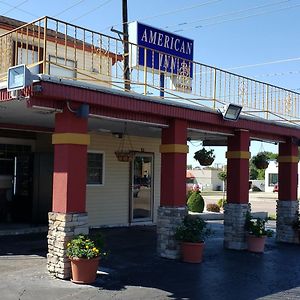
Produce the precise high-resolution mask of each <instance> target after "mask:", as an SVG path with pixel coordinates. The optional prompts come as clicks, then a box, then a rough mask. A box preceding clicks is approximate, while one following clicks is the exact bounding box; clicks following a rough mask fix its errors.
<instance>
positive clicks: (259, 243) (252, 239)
mask: <svg viewBox="0 0 300 300" xmlns="http://www.w3.org/2000/svg"><path fill="white" fill-rule="evenodd" d="M266 222H267V219H260V218H257V219H256V220H252V218H251V214H250V212H248V213H247V215H246V226H245V227H246V230H247V231H248V236H247V247H248V251H251V252H257V253H261V252H264V249H265V241H266V237H271V236H272V235H273V231H272V230H270V229H266V227H265V226H266Z"/></svg>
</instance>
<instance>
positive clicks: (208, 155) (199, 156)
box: [194, 148, 216, 166]
mask: <svg viewBox="0 0 300 300" xmlns="http://www.w3.org/2000/svg"><path fill="white" fill-rule="evenodd" d="M215 157H216V156H215V155H214V150H213V149H211V150H206V149H205V148H202V149H201V150H198V151H196V152H195V153H194V159H196V160H197V161H198V162H199V164H200V165H201V166H210V165H211V164H212V163H213V162H214V160H215Z"/></svg>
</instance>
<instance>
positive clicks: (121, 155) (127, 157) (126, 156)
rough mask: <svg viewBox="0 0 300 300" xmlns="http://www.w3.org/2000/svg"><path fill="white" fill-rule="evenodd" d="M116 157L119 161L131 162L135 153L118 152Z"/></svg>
mask: <svg viewBox="0 0 300 300" xmlns="http://www.w3.org/2000/svg"><path fill="white" fill-rule="evenodd" d="M115 155H116V157H117V159H118V161H122V162H129V161H132V159H133V152H132V151H116V152H115Z"/></svg>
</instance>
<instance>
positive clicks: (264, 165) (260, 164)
mask: <svg viewBox="0 0 300 300" xmlns="http://www.w3.org/2000/svg"><path fill="white" fill-rule="evenodd" d="M255 166H256V168H257V169H260V170H265V169H266V168H267V167H268V166H269V163H268V162H267V161H259V162H256V163H255Z"/></svg>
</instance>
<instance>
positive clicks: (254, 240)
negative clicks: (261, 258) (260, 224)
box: [247, 235, 266, 253]
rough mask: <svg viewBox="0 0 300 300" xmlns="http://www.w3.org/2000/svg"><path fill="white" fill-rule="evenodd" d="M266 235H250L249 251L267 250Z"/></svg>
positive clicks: (248, 239)
mask: <svg viewBox="0 0 300 300" xmlns="http://www.w3.org/2000/svg"><path fill="white" fill-rule="evenodd" d="M265 242H266V236H262V237H257V236H255V235H248V237H247V245H248V251H251V252H256V253H262V252H264V250H265Z"/></svg>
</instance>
